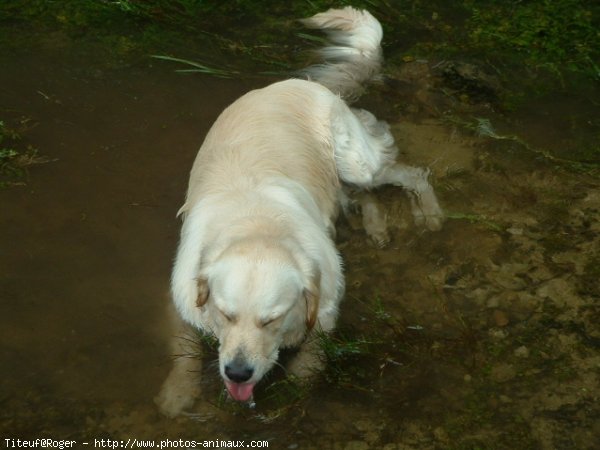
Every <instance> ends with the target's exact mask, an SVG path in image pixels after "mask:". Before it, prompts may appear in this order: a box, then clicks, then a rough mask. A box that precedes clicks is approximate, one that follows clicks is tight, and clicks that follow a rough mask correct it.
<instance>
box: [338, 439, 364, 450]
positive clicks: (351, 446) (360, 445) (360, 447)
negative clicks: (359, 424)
mask: <svg viewBox="0 0 600 450" xmlns="http://www.w3.org/2000/svg"><path fill="white" fill-rule="evenodd" d="M344 450H369V444H367V443H366V442H364V441H350V442H348V443H346V446H345V447H344Z"/></svg>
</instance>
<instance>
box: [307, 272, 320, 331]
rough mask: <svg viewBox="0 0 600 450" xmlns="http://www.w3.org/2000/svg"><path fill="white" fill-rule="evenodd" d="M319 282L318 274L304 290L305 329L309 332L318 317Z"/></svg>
mask: <svg viewBox="0 0 600 450" xmlns="http://www.w3.org/2000/svg"><path fill="white" fill-rule="evenodd" d="M320 282H321V276H320V274H317V276H315V279H314V280H313V282H312V283H310V286H309V287H308V288H305V289H304V300H305V301H306V329H307V331H310V330H312V329H313V327H314V326H315V323H317V316H318V315H319V297H320V292H319V284H320Z"/></svg>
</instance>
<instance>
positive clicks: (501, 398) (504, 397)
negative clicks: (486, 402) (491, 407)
mask: <svg viewBox="0 0 600 450" xmlns="http://www.w3.org/2000/svg"><path fill="white" fill-rule="evenodd" d="M498 398H499V399H500V401H501V402H502V403H512V399H511V398H510V397H507V396H506V395H500V396H499V397H498Z"/></svg>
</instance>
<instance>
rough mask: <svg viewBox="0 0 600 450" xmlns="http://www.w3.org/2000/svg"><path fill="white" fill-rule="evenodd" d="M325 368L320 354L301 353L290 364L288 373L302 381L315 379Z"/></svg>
mask: <svg viewBox="0 0 600 450" xmlns="http://www.w3.org/2000/svg"><path fill="white" fill-rule="evenodd" d="M324 367H325V364H324V363H323V358H322V355H321V354H320V353H319V352H309V351H300V352H298V354H297V355H296V356H294V358H293V359H292V360H291V361H290V362H289V363H288V365H287V370H288V373H289V374H291V375H294V376H295V377H297V378H300V379H306V378H311V377H314V376H315V375H316V374H318V373H319V372H320V371H322V370H323V369H324Z"/></svg>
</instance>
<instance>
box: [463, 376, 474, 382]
mask: <svg viewBox="0 0 600 450" xmlns="http://www.w3.org/2000/svg"><path fill="white" fill-rule="evenodd" d="M472 379H473V377H472V376H471V375H469V374H466V375H465V376H464V377H463V380H465V382H467V383H470V382H471V380H472Z"/></svg>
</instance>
